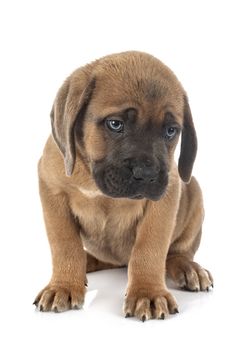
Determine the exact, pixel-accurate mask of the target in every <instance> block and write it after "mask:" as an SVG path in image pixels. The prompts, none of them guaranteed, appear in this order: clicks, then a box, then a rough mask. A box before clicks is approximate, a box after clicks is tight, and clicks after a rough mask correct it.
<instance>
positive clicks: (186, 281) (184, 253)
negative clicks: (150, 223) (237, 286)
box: [166, 178, 213, 291]
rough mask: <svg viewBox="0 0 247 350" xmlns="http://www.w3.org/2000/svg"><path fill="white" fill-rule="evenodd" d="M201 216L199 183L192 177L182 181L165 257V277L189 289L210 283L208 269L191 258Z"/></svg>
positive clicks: (196, 245)
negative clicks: (185, 181) (171, 234)
mask: <svg viewBox="0 0 247 350" xmlns="http://www.w3.org/2000/svg"><path fill="white" fill-rule="evenodd" d="M203 217H204V210H203V201H202V194H201V190H200V187H199V185H198V183H197V181H196V180H195V179H194V178H192V179H191V182H190V183H189V184H184V185H183V191H182V196H181V202H180V208H179V212H178V216H177V226H176V229H175V234H174V237H175V238H174V241H173V242H172V244H171V246H170V248H169V252H168V256H167V260H166V272H167V277H168V278H170V279H172V280H173V281H174V282H175V284H176V285H177V286H178V287H179V288H182V289H186V290H190V291H199V290H201V291H208V290H209V288H210V287H212V286H213V278H212V275H211V274H210V272H209V271H207V270H205V269H203V268H202V267H201V266H200V265H199V264H197V263H196V262H194V261H193V259H194V255H195V253H196V251H197V249H198V247H199V244H200V240H201V233H202V222H203Z"/></svg>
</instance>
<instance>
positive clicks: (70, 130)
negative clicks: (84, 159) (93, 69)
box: [50, 71, 95, 176]
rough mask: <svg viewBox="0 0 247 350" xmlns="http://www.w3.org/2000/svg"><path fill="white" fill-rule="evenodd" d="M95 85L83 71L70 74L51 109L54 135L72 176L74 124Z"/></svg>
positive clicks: (82, 111)
mask: <svg viewBox="0 0 247 350" xmlns="http://www.w3.org/2000/svg"><path fill="white" fill-rule="evenodd" d="M94 87H95V79H91V80H90V81H89V80H88V79H87V78H86V75H85V74H83V71H81V72H78V71H77V73H76V74H75V73H74V75H73V74H72V76H70V77H69V78H68V79H67V80H66V81H65V82H64V84H63V85H62V87H61V88H60V89H59V91H58V94H57V97H56V99H55V102H54V104H53V107H52V111H51V115H50V116H51V125H52V135H53V138H54V140H55V142H56V144H57V145H58V147H59V149H60V151H61V153H62V155H63V157H64V164H65V171H66V175H67V176H71V175H72V173H73V169H74V165H75V157H76V151H75V139H74V126H75V123H76V120H77V117H78V116H79V115H80V116H81V115H83V114H84V113H85V111H86V107H87V105H88V103H89V100H90V98H91V95H92V92H93V89H94Z"/></svg>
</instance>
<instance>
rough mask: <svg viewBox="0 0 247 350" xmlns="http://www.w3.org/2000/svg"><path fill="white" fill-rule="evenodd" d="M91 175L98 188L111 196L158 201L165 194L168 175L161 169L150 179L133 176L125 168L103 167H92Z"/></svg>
mask: <svg viewBox="0 0 247 350" xmlns="http://www.w3.org/2000/svg"><path fill="white" fill-rule="evenodd" d="M93 176H94V179H95V182H96V184H97V186H98V187H99V189H100V190H101V191H102V192H103V193H104V195H106V196H108V197H111V198H128V199H133V200H142V199H144V198H146V199H150V200H153V201H158V200H159V199H161V198H162V197H163V195H164V194H165V190H166V187H167V184H168V175H167V174H166V172H165V171H164V170H163V171H162V170H161V171H160V172H159V173H158V174H157V177H156V178H155V179H152V181H151V180H150V181H144V180H143V179H139V178H135V177H133V174H132V173H131V172H130V170H129V169H127V168H114V167H110V166H108V167H105V168H103V169H98V168H97V167H95V168H94V169H93Z"/></svg>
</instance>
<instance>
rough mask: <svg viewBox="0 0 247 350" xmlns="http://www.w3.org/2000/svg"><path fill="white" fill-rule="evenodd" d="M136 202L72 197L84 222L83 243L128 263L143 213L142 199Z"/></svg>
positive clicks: (103, 255)
mask: <svg viewBox="0 0 247 350" xmlns="http://www.w3.org/2000/svg"><path fill="white" fill-rule="evenodd" d="M128 202H129V201H128ZM134 202H135V203H134ZM134 202H131V203H127V201H124V200H114V199H109V201H108V200H106V198H105V197H104V200H102V198H100V197H98V198H90V200H88V198H87V199H85V198H84V197H83V196H73V197H72V199H71V201H70V206H71V209H72V212H73V214H74V216H75V217H76V218H77V219H78V220H79V223H80V225H81V237H82V240H83V244H84V246H85V248H86V249H87V250H88V251H89V252H90V253H91V254H93V255H94V256H95V257H97V258H98V259H100V260H104V261H108V262H111V263H115V264H127V263H128V260H129V257H130V253H131V249H132V246H133V244H134V242H135V237H136V225H137V223H138V220H139V219H140V218H141V217H142V215H143V206H142V205H140V204H141V203H138V201H134ZM130 207H132V208H130Z"/></svg>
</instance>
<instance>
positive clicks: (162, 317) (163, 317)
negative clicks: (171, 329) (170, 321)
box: [160, 312, 165, 320]
mask: <svg viewBox="0 0 247 350" xmlns="http://www.w3.org/2000/svg"><path fill="white" fill-rule="evenodd" d="M164 319H165V314H164V312H163V313H162V314H161V315H160V320H164Z"/></svg>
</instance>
